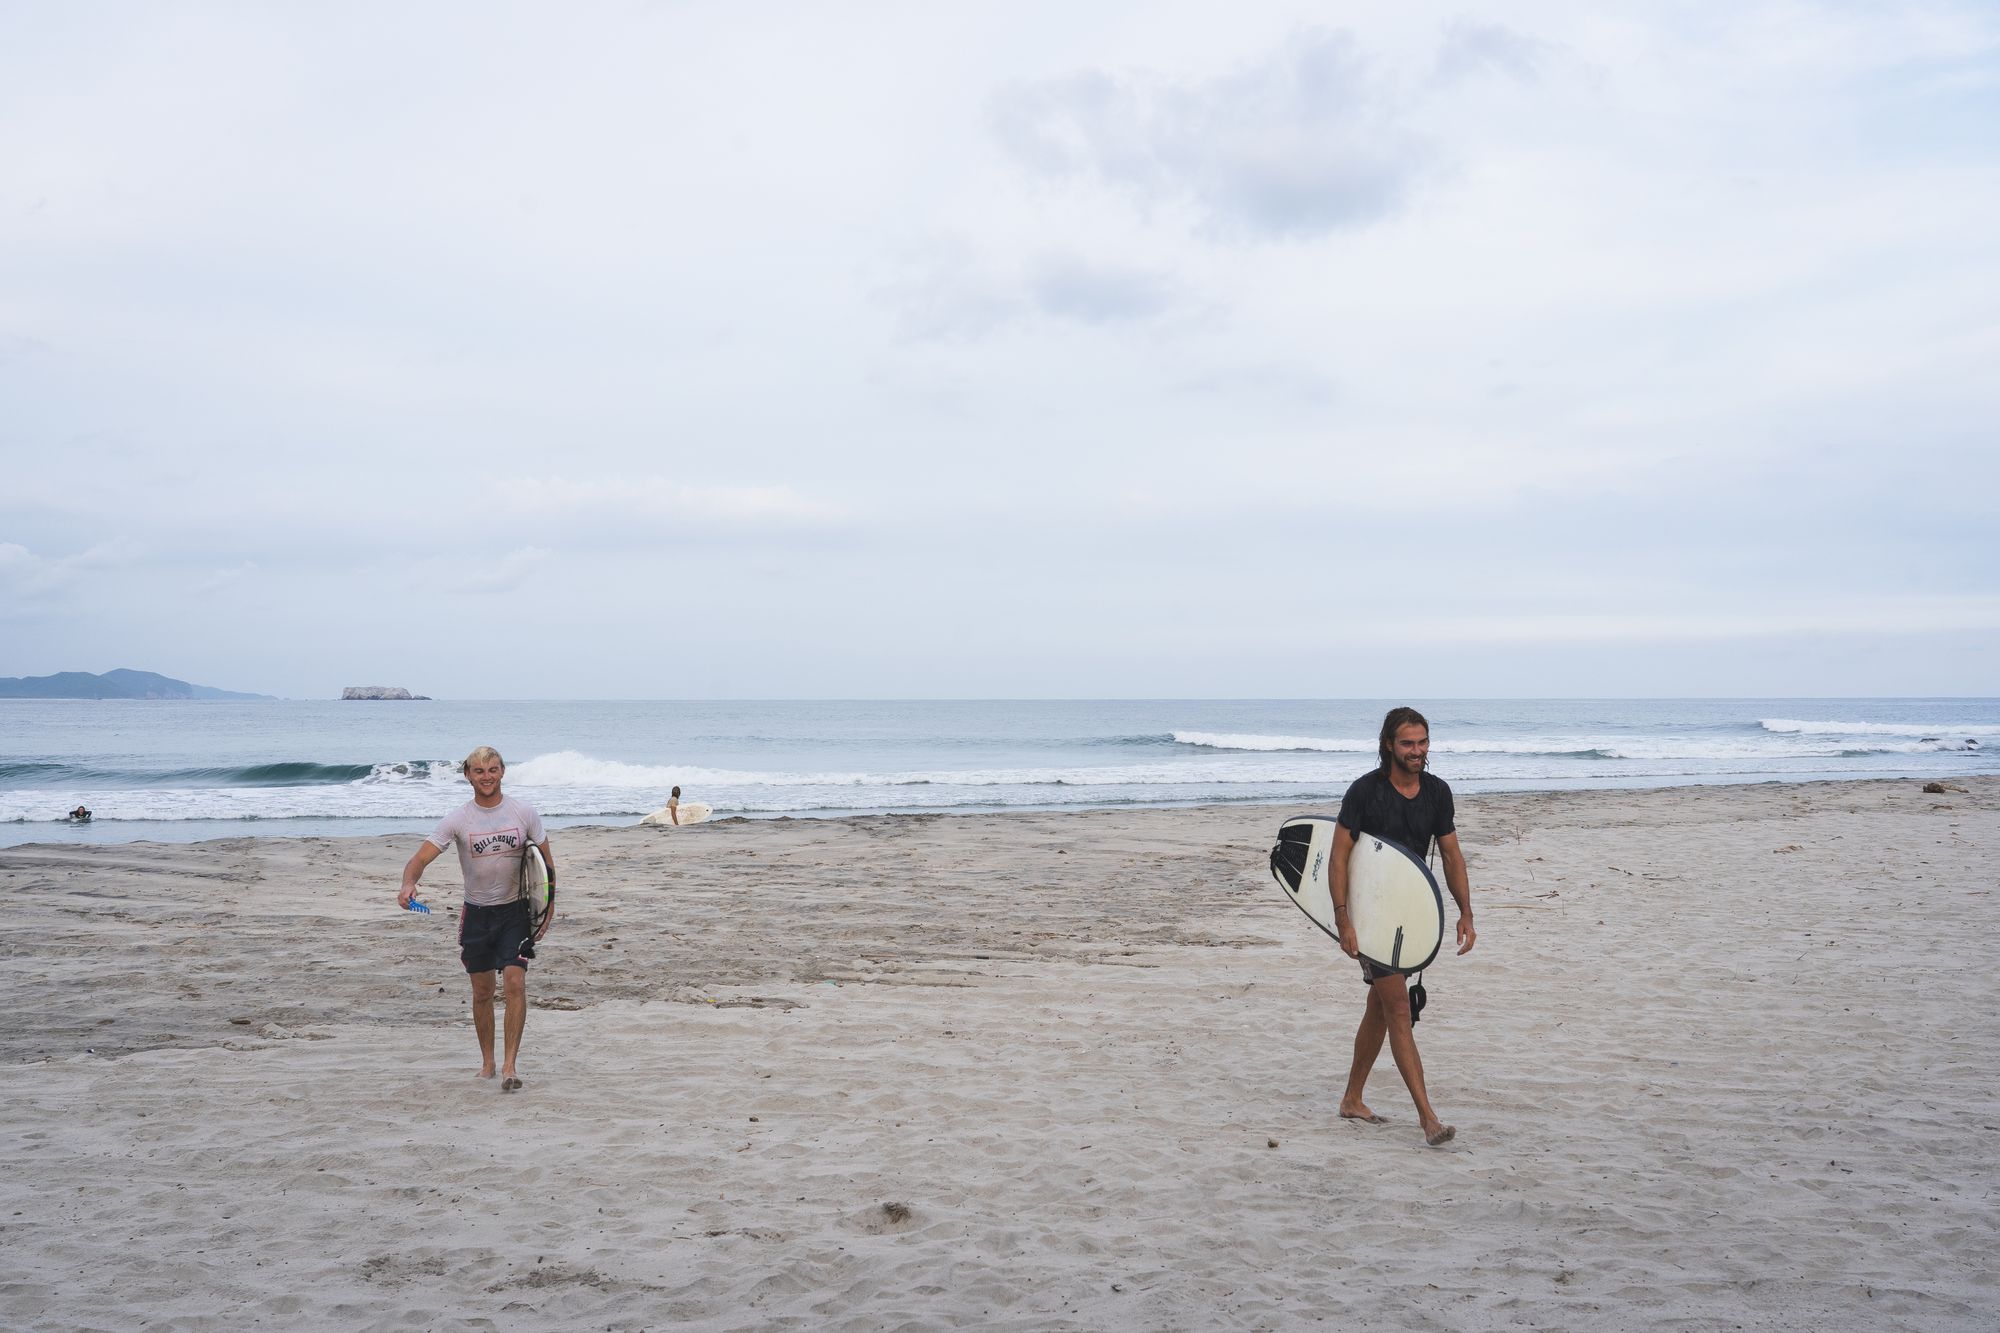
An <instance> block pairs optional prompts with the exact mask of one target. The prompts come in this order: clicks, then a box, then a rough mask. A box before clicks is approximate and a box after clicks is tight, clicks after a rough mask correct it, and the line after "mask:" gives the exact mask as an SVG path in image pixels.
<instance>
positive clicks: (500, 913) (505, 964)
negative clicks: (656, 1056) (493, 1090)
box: [396, 745, 555, 1092]
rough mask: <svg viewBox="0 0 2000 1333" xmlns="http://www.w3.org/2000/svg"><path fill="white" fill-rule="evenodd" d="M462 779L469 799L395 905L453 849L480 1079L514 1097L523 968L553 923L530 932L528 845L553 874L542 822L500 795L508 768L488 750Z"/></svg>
mask: <svg viewBox="0 0 2000 1333" xmlns="http://www.w3.org/2000/svg"><path fill="white" fill-rule="evenodd" d="M463 772H464V773H465V778H466V781H468V782H470V783H471V784H472V799H471V800H469V801H467V802H466V803H465V804H464V805H461V806H460V807H458V809H456V810H454V811H452V812H451V813H450V814H448V815H446V816H445V817H444V818H443V819H441V820H439V821H438V826H437V827H436V828H435V829H433V830H431V835H430V837H429V838H427V839H425V841H424V843H423V845H422V846H421V847H419V848H417V854H416V855H415V856H412V857H411V858H410V860H409V864H407V865H405V866H404V867H403V887H402V891H401V892H399V893H398V894H397V895H396V905H397V906H398V907H408V906H409V905H410V899H411V898H413V897H414V896H415V895H416V892H417V881H418V880H419V879H422V878H423V874H424V867H425V866H427V865H429V864H430V863H431V862H432V861H435V860H436V859H437V858H438V855H439V854H440V853H441V852H443V851H444V849H445V848H447V847H452V846H456V847H457V848H458V865H459V869H460V870H462V871H463V872H464V874H465V910H464V911H463V912H461V913H460V914H459V919H458V944H459V950H458V956H459V961H461V962H463V963H464V964H465V971H466V975H467V976H469V977H470V978H471V979H472V1027H473V1031H474V1032H476V1033H477V1034H478V1036H479V1055H480V1061H481V1063H480V1068H479V1077H481V1078H492V1077H493V1076H494V1075H495V1074H496V1073H497V1074H498V1075H499V1076H500V1090H501V1091H502V1092H513V1091H514V1090H515V1089H517V1088H519V1087H520V1086H521V1079H520V1076H519V1075H518V1074H517V1073H516V1071H515V1067H514V1062H515V1060H516V1059H517V1058H518V1057H519V1055H520V1053H521V1033H522V1031H523V1030H524V1029H525V1028H526V1027H527V1022H528V960H529V959H531V958H533V957H534V956H535V941H536V940H539V939H540V938H541V937H542V936H543V935H546V934H547V933H548V929H549V923H550V921H553V920H554V919H555V916H554V912H553V910H551V912H550V914H549V918H548V920H545V921H543V922H542V927H541V929H540V930H539V931H537V930H534V929H533V928H532V927H531V926H530V924H529V916H528V903H527V900H526V899H525V898H523V897H522V896H521V857H522V855H523V854H524V852H525V851H526V848H527V845H528V844H529V843H533V844H534V845H535V846H537V847H539V848H540V849H541V853H542V857H543V859H544V861H546V863H547V864H548V865H549V867H550V868H551V869H553V867H554V866H555V858H554V857H553V856H551V855H549V839H548V834H547V833H546V832H544V831H543V829H542V817H541V816H540V815H539V814H537V813H535V811H534V809H533V807H531V806H529V805H528V804H527V803H526V802H525V801H519V800H516V799H515V798H514V797H512V796H508V795H505V794H503V793H502V792H501V790H500V783H501V780H502V779H503V778H504V777H505V776H506V774H507V764H506V761H505V760H503V759H501V757H500V755H499V752H498V751H496V750H494V748H493V747H492V746H490V745H482V746H480V747H479V748H478V749H476V750H474V751H473V752H472V753H471V754H469V755H467V756H466V757H465V765H464V768H463ZM496 972H497V973H499V974H500V976H501V977H502V978H504V981H503V984H504V985H505V987H506V995H507V1032H506V1047H505V1051H504V1057H503V1059H502V1061H501V1063H500V1065H499V1066H498V1068H495V1066H494V1063H493V994H494V990H495V989H496V988H495V985H494V974H495V973H496Z"/></svg>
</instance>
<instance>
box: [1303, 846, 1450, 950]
mask: <svg viewBox="0 0 2000 1333" xmlns="http://www.w3.org/2000/svg"><path fill="white" fill-rule="evenodd" d="M1335 827H1336V821H1334V820H1333V819H1330V818H1328V817H1327V816H1326V815H1300V816H1299V817H1298V818H1296V819H1288V820H1286V821H1285V822H1284V823H1283V824H1282V825H1281V826H1279V829H1278V842H1277V845H1276V846H1274V847H1272V848H1271V874H1272V876H1273V877H1274V878H1275V879H1276V880H1277V881H1278V883H1279V885H1280V886H1281V887H1282V888H1283V889H1284V890H1285V896H1286V897H1288V898H1290V899H1291V900H1292V901H1293V902H1294V903H1295V904H1297V905H1298V909H1299V910H1300V911H1301V912H1304V913H1305V914H1306V915H1307V916H1308V917H1310V918H1311V919H1312V922H1313V924H1314V925H1316V926H1318V927H1319V928H1320V929H1321V930H1323V931H1325V932H1326V933H1327V934H1329V935H1331V936H1333V938H1334V939H1336V940H1337V939H1339V938H1340V930H1339V928H1338V927H1336V926H1335V925H1334V924H1333V884H1332V881H1331V879H1330V877H1329V875H1328V867H1329V865H1330V864H1331V862H1332V859H1333V834H1334V829H1335ZM1347 914H1348V915H1349V916H1350V917H1352V918H1353V920H1354V933H1355V936H1356V937H1357V941H1358V943H1359V944H1360V946H1361V956H1362V957H1363V958H1365V959H1367V960H1368V961H1369V962H1371V963H1373V964H1374V965H1375V966H1376V967H1377V968H1380V969H1382V970H1384V971H1389V972H1405V973H1407V972H1420V971H1422V970H1423V969H1424V968H1425V967H1427V966H1429V964H1430V962H1431V960H1432V959H1433V958H1436V957H1437V952H1438V948H1439V946H1440V945H1442V944H1443V943H1444V894H1443V893H1441V892H1440V891H1439V890H1438V883H1437V880H1436V878H1434V877H1433V876H1432V875H1431V871H1430V867H1429V866H1427V865H1425V864H1424V863H1423V859H1422V858H1421V857H1419V856H1418V855H1417V854H1416V853H1414V852H1412V851H1411V850H1410V849H1409V848H1407V847H1404V846H1402V845H1401V844H1399V843H1394V842H1391V841H1390V840H1389V839H1387V838H1377V837H1374V836H1372V835H1370V834H1366V833H1364V834H1361V835H1360V836H1359V837H1357V838H1355V840H1354V851H1353V852H1352V853H1351V854H1350V855H1349V857H1348V860H1347Z"/></svg>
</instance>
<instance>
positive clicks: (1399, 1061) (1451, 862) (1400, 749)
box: [1327, 708, 1478, 1148]
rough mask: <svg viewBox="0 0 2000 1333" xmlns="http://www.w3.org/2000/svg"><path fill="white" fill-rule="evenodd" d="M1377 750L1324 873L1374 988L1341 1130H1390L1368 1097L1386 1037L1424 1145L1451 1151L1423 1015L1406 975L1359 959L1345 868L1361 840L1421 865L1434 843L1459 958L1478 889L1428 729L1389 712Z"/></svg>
mask: <svg viewBox="0 0 2000 1333" xmlns="http://www.w3.org/2000/svg"><path fill="white" fill-rule="evenodd" d="M1376 748H1377V752H1378V754H1379V755H1380V757H1381V764H1380V766H1379V767H1377V768H1376V769H1375V770H1374V771H1373V772H1370V773H1364V774H1362V775H1361V776H1360V777H1359V778H1357V779H1355V781H1354V784H1353V785H1352V786H1350V787H1349V788H1348V789H1347V795H1346V796H1345V797H1344V798H1343V799H1342V800H1341V802H1340V816H1339V820H1340V822H1339V826H1338V827H1337V828H1336V829H1335V830H1334V834H1333V865H1332V866H1331V867H1329V868H1328V871H1327V873H1328V875H1330V876H1331V878H1332V888H1333V921H1334V925H1335V926H1337V927H1338V928H1339V930H1340V948H1341V951H1342V952H1344V953H1345V954H1346V955H1347V956H1348V957H1349V958H1354V959H1357V960H1359V961H1360V963H1361V979H1362V981H1363V982H1365V983H1366V984H1367V986H1368V1006H1367V1008H1366V1009H1364V1010H1363V1011H1362V1013H1361V1026H1360V1028H1359V1029H1358V1030H1357V1031H1356V1032H1355V1034H1354V1066H1353V1068H1352V1069H1351V1070H1350V1071H1349V1072H1348V1076H1347V1092H1346V1094H1345V1095H1344V1096H1343V1097H1341V1099H1340V1115H1341V1118H1342V1119H1343V1120H1360V1121H1363V1122H1365V1123H1367V1124H1371V1125H1379V1124H1382V1123H1383V1118H1382V1117H1381V1116H1379V1115H1376V1114H1375V1113H1374V1112H1373V1111H1371V1110H1369V1109H1368V1104H1367V1103H1366V1102H1364V1101H1363V1100H1362V1099H1361V1094H1362V1093H1363V1091H1365V1090H1366V1089H1367V1086H1368V1074H1369V1072H1370V1071H1371V1070H1373V1069H1374V1068H1375V1057H1376V1056H1378V1055H1380V1054H1381V1053H1382V1041H1383V1038H1384V1037H1386V1038H1387V1039H1388V1042H1389V1053H1390V1054H1391V1055H1392V1056H1394V1057H1395V1061H1396V1069H1397V1072H1399V1073H1400V1074H1402V1076H1403V1083H1404V1085H1405V1086H1406V1087H1408V1088H1409V1090H1410V1097H1411V1099H1412V1100H1413V1101H1415V1102H1416V1104H1417V1120H1418V1121H1419V1122H1420V1123H1421V1124H1422V1126H1423V1131H1424V1142H1425V1143H1428V1144H1430V1145H1431V1146H1432V1147H1433V1148H1435V1147H1437V1146H1438V1145H1439V1144H1441V1143H1446V1142H1449V1141H1450V1139H1451V1137H1452V1135H1454V1134H1455V1133H1457V1131H1456V1130H1455V1129H1453V1128H1452V1127H1451V1126H1450V1125H1447V1124H1445V1123H1444V1121H1442V1120H1440V1119H1438V1114H1437V1112H1436V1111H1435V1110H1433V1109H1432V1107H1431V1099H1430V1093H1429V1092H1428V1091H1427V1090H1426V1089H1425V1086H1424V1062H1423V1059H1422V1058H1421V1057H1420V1056H1419V1055H1418V1054H1417V1038H1416V1015H1415V1013H1414V1012H1413V1011H1412V1009H1411V1006H1410V992H1409V985H1408V982H1407V980H1406V979H1405V978H1404V976H1403V974H1402V973H1400V972H1384V971H1380V970H1378V969H1376V968H1375V967H1373V966H1371V965H1370V964H1369V962H1368V960H1367V959H1365V958H1362V957H1361V941H1360V939H1359V937H1357V935H1356V934H1355V930H1354V922H1353V920H1352V919H1351V918H1350V917H1349V916H1348V914H1347V862H1348V858H1349V857H1350V856H1351V855H1352V854H1353V852H1354V840H1355V838H1357V837H1360V836H1363V835H1366V836H1370V837H1376V838H1387V839H1388V840H1389V841H1391V842H1395V843H1400V844H1401V845H1402V846H1404V847H1406V848H1408V849H1409V850H1410V851H1412V852H1414V853H1415V854H1416V855H1418V856H1423V855H1425V854H1426V852H1427V851H1428V849H1429V847H1430V845H1431V842H1432V840H1433V839H1435V840H1436V842H1437V848H1438V854H1439V855H1440V856H1441V857H1442V858H1443V860H1444V881H1445V886H1446V887H1447V888H1449V889H1450V890H1451V896H1452V898H1453V899H1454V900H1455V901H1456V902H1457V903H1458V951H1459V953H1461V954H1463V953H1466V952H1468V951H1470V950H1471V948H1472V945H1473V941H1474V940H1475V939H1477V938H1478V937H1477V936H1476V935H1475V934H1474V932H1473V929H1472V887H1471V884H1470V882H1469V881H1468V880H1467V879H1466V874H1465V857H1464V855H1463V854H1462V853H1460V851H1459V850H1458V826H1457V824H1456V822H1455V821H1454V818H1453V814H1454V812H1453V808H1452V799H1451V787H1450V786H1449V784H1447V783H1446V782H1445V781H1444V779H1443V778H1439V777H1434V776H1433V775H1431V774H1430V773H1428V772H1426V771H1425V769H1426V767H1427V766H1428V764H1429V761H1430V752H1431V727H1430V723H1428V722H1426V721H1425V720H1424V715H1423V714H1422V713H1419V712H1418V711H1417V710H1416V709H1414V708H1392V709H1390V710H1389V714H1388V716H1387V717H1385V718H1383V719H1382V735H1381V737H1380V739H1379V741H1378V742H1377V747H1376Z"/></svg>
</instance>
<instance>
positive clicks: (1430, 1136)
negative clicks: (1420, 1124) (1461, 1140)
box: [1424, 1123, 1458, 1148]
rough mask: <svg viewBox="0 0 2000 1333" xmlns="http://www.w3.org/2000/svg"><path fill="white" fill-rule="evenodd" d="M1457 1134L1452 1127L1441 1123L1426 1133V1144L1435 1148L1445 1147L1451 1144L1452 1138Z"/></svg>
mask: <svg viewBox="0 0 2000 1333" xmlns="http://www.w3.org/2000/svg"><path fill="white" fill-rule="evenodd" d="M1456 1133H1458V1131H1457V1130H1456V1129H1453V1128H1452V1127H1451V1126H1450V1125H1447V1124H1443V1123H1439V1124H1437V1125H1434V1126H1432V1127H1431V1128H1429V1129H1427V1130H1425V1131H1424V1142H1425V1143H1428V1144H1429V1145H1430V1146H1431V1147H1433V1148H1439V1147H1443V1146H1444V1145H1445V1144H1447V1143H1450V1142H1451V1140H1452V1136H1453V1135H1454V1134H1456Z"/></svg>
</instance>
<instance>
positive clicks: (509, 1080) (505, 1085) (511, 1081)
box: [500, 1074, 1450, 1133]
mask: <svg viewBox="0 0 2000 1333" xmlns="http://www.w3.org/2000/svg"><path fill="white" fill-rule="evenodd" d="M520 1086H521V1080H520V1079H518V1078H515V1077H514V1076H513V1075H512V1074H509V1075H507V1077H505V1078H503V1079H501V1080H500V1091H502V1092H512V1091H514V1090H515V1089H516V1088H518V1087H520ZM1446 1132H1447V1133H1449V1132H1450V1131H1448V1130H1447V1131H1446Z"/></svg>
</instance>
